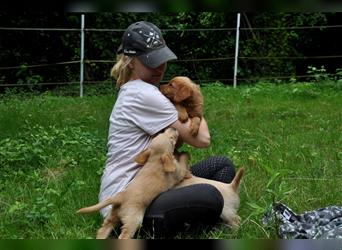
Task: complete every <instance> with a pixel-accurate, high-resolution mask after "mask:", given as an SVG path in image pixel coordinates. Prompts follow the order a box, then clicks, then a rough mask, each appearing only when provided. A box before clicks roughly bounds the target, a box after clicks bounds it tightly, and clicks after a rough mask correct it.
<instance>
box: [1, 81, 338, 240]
mask: <svg viewBox="0 0 342 250" xmlns="http://www.w3.org/2000/svg"><path fill="white" fill-rule="evenodd" d="M340 86H341V85H340ZM202 91H203V94H204V98H205V117H206V120H207V122H208V125H209V128H210V133H211V146H210V147H208V148H204V149H195V148H193V147H190V146H186V145H183V148H182V150H185V151H188V152H189V153H190V155H191V164H193V163H196V162H198V161H200V160H202V159H205V158H207V157H209V156H212V155H225V156H228V157H229V158H231V159H232V160H233V162H234V163H235V165H236V166H237V167H240V166H244V167H245V169H246V175H245V176H244V178H243V180H242V185H241V186H240V195H241V207H240V209H239V215H240V216H241V218H242V225H241V228H240V229H239V230H237V231H231V230H230V229H229V228H227V227H225V226H224V225H217V226H216V227H215V228H214V229H213V230H209V231H205V232H203V231H202V230H199V231H197V232H196V231H195V232H191V233H189V232H187V233H180V234H179V235H178V236H177V238H181V239H183V238H184V239H186V238H205V239H208V238H209V239H260V238H262V239H276V238H277V231H276V225H271V226H265V225H263V224H262V222H261V221H262V218H263V214H264V212H265V211H267V210H268V209H269V207H270V205H271V204H272V202H273V201H282V202H284V203H286V204H288V205H289V206H290V207H291V208H293V209H294V210H295V211H296V212H303V211H307V210H310V209H317V208H320V207H323V206H326V205H331V204H338V203H339V202H340V196H341V190H340V186H341V178H340V175H341V174H340V172H341V171H340V167H341V163H342V150H341V146H340V145H341V144H342V137H341V129H342V128H341V124H342V120H341V119H342V113H341V112H342V110H341V108H340V107H341V105H342V98H341V97H342V88H341V87H338V85H337V84H334V85H329V84H320V83H319V82H312V83H296V84H293V83H288V84H281V85H277V84H272V83H268V82H263V83H258V84H254V85H250V86H240V87H238V88H231V87H225V86H224V85H223V84H220V83H210V84H207V85H203V87H202ZM114 101H115V96H113V94H109V95H101V96H96V95H93V96H86V97H84V98H72V97H58V98H56V97H54V96H53V95H51V94H48V93H46V94H44V95H41V96H31V97H26V98H22V96H21V95H20V96H19V97H18V96H16V95H12V96H9V95H8V96H6V98H2V99H0V190H1V192H0V201H1V204H2V206H0V235H1V236H2V238H3V239H17V238H26V239H46V238H49V239H55V238H57V239H75V238H83V239H84V238H93V237H94V235H95V232H96V229H97V228H98V227H99V226H100V224H101V222H102V221H101V217H100V215H98V214H95V215H85V216H81V215H79V216H78V215H75V211H76V210H77V209H79V208H80V207H83V206H85V205H90V204H93V203H95V202H96V201H97V199H98V190H99V185H100V178H101V174H102V170H103V165H104V162H105V160H106V141H107V129H108V117H109V115H110V112H111V109H112V106H113V103H114ZM313 107H314V108H313ZM138 237H140V238H142V237H143V235H138ZM151 237H153V236H151ZM151 237H150V238H151Z"/></svg>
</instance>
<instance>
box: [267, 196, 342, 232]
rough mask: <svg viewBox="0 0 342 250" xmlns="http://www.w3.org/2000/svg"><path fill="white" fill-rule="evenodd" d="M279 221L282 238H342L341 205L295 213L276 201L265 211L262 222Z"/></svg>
mask: <svg viewBox="0 0 342 250" xmlns="http://www.w3.org/2000/svg"><path fill="white" fill-rule="evenodd" d="M271 221H275V222H277V223H279V227H278V233H279V237H280V238H282V239H342V207H339V206H329V207H324V208H320V209H317V210H313V211H308V212H305V213H303V214H296V213H294V212H293V211H292V210H291V209H290V208H288V207H287V206H286V205H284V204H282V203H279V202H276V203H274V204H273V206H272V209H271V210H270V211H268V212H267V213H265V215H264V218H263V222H264V224H270V222H271Z"/></svg>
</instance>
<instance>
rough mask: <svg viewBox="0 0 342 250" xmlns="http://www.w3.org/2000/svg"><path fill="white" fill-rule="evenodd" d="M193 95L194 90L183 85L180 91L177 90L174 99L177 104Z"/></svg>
mask: <svg viewBox="0 0 342 250" xmlns="http://www.w3.org/2000/svg"><path fill="white" fill-rule="evenodd" d="M191 95H192V89H191V88H190V87H189V86H187V85H183V86H182V87H181V88H180V89H178V90H177V93H176V96H175V98H174V100H175V102H181V101H184V100H185V99H186V98H188V97H190V96H191Z"/></svg>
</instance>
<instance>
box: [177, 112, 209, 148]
mask: <svg viewBox="0 0 342 250" xmlns="http://www.w3.org/2000/svg"><path fill="white" fill-rule="evenodd" d="M190 124H191V122H190V119H189V120H188V121H187V122H185V123H181V122H180V121H176V122H174V123H173V124H171V127H173V128H175V129H177V130H178V132H179V136H180V140H182V141H183V142H185V143H187V144H189V145H191V146H194V147H197V148H206V147H208V146H209V145H210V133H209V128H208V124H207V122H206V120H205V119H204V118H202V120H201V124H200V127H199V130H198V134H197V136H195V137H194V136H192V135H191V133H190Z"/></svg>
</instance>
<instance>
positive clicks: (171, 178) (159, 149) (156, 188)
mask: <svg viewBox="0 0 342 250" xmlns="http://www.w3.org/2000/svg"><path fill="white" fill-rule="evenodd" d="M177 139H178V131H177V130H176V129H174V128H167V129H166V130H165V132H163V133H160V134H158V135H157V136H156V137H154V138H153V139H152V141H151V144H150V146H149V147H148V148H147V149H145V150H144V151H142V152H141V153H139V154H138V155H137V157H136V158H135V161H136V162H137V163H138V164H140V165H144V166H142V168H141V169H140V170H139V171H138V173H137V175H136V176H135V178H134V179H133V180H132V182H131V183H130V184H129V185H128V186H127V188H126V189H125V190H124V191H122V192H119V193H117V194H116V195H114V196H112V197H110V198H108V199H106V200H104V201H102V202H100V203H98V204H96V205H94V206H90V207H85V208H82V209H80V210H78V211H77V213H91V212H96V211H99V210H100V209H102V208H104V207H106V206H108V205H112V209H111V211H110V213H109V214H108V215H107V217H106V218H105V219H104V222H103V224H102V226H101V228H100V229H99V230H98V231H97V236H96V238H97V239H105V238H107V237H108V236H109V234H110V233H111V231H112V229H113V227H114V226H115V225H116V224H117V223H118V222H119V221H121V223H122V227H121V234H120V235H119V239H129V238H133V237H134V235H135V232H136V231H137V229H138V228H139V227H140V226H141V224H142V221H143V218H144V214H145V210H146V208H147V207H148V206H149V205H150V203H151V202H152V200H153V199H154V198H155V197H156V196H157V195H159V194H160V193H162V192H164V191H167V190H168V189H170V188H172V187H174V186H175V185H176V184H178V183H179V182H180V181H181V180H183V179H184V178H190V177H191V173H190V170H189V167H188V161H189V156H188V155H187V154H186V153H183V154H181V155H180V157H179V160H178V161H177V160H176V159H175V157H174V156H173V152H174V149H175V144H176V142H177Z"/></svg>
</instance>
